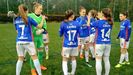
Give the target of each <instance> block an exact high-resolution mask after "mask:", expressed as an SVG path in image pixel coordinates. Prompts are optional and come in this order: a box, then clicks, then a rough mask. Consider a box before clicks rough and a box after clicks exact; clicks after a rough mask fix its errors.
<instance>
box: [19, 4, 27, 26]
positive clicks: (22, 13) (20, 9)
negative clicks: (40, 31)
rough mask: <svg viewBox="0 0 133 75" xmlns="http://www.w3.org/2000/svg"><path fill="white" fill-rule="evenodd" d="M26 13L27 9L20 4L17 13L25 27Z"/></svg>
mask: <svg viewBox="0 0 133 75" xmlns="http://www.w3.org/2000/svg"><path fill="white" fill-rule="evenodd" d="M27 11H28V9H27V7H26V6H24V5H23V4H21V5H19V6H18V12H19V13H18V14H19V16H21V17H22V20H23V21H24V23H25V24H26V25H27V24H28V20H27Z"/></svg>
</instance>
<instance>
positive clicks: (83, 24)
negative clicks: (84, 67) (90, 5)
mask: <svg viewBox="0 0 133 75" xmlns="http://www.w3.org/2000/svg"><path fill="white" fill-rule="evenodd" d="M79 14H80V16H79V17H78V18H76V21H77V22H78V23H79V25H80V34H79V40H78V41H79V43H78V44H79V46H78V48H79V50H80V51H81V52H80V58H83V51H82V45H84V49H85V60H86V63H88V62H89V49H88V48H89V47H88V44H89V26H88V25H87V22H88V19H87V16H86V9H85V8H84V7H80V10H79Z"/></svg>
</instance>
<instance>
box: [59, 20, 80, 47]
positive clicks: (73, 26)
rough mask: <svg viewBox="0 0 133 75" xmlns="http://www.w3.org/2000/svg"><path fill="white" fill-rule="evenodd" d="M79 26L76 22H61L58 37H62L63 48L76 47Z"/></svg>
mask: <svg viewBox="0 0 133 75" xmlns="http://www.w3.org/2000/svg"><path fill="white" fill-rule="evenodd" d="M79 28H80V26H79V24H78V22H76V21H69V22H64V21H63V22H62V23H61V25H60V29H59V34H60V37H62V36H63V38H64V41H63V46H64V47H77V46H78V35H79Z"/></svg>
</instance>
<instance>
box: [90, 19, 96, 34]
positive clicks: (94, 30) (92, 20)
mask: <svg viewBox="0 0 133 75" xmlns="http://www.w3.org/2000/svg"><path fill="white" fill-rule="evenodd" d="M95 21H96V19H95V18H93V17H92V18H91V19H90V23H92V22H95ZM95 33H96V28H95V27H90V35H91V34H95Z"/></svg>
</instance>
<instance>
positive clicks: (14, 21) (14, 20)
mask: <svg viewBox="0 0 133 75" xmlns="http://www.w3.org/2000/svg"><path fill="white" fill-rule="evenodd" d="M13 24H14V26H15V29H16V30H17V24H16V21H15V20H14V22H13Z"/></svg>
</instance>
